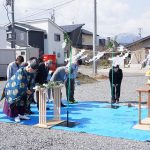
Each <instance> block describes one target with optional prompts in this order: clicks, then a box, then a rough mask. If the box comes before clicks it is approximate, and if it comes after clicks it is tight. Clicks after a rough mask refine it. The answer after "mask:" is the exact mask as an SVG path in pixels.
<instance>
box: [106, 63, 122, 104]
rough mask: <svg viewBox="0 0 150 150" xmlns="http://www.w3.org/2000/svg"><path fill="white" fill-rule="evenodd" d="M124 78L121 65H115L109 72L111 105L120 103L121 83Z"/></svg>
mask: <svg viewBox="0 0 150 150" xmlns="http://www.w3.org/2000/svg"><path fill="white" fill-rule="evenodd" d="M122 78H123V73H122V69H120V68H119V65H114V66H113V67H112V69H110V70H109V81H110V86H111V103H112V104H113V103H119V98H120V89H121V82H122Z"/></svg>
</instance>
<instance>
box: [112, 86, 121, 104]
mask: <svg viewBox="0 0 150 150" xmlns="http://www.w3.org/2000/svg"><path fill="white" fill-rule="evenodd" d="M110 86H111V100H112V102H116V100H117V101H119V98H120V88H121V84H114V86H112V85H110Z"/></svg>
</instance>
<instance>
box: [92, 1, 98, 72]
mask: <svg viewBox="0 0 150 150" xmlns="http://www.w3.org/2000/svg"><path fill="white" fill-rule="evenodd" d="M96 41H97V6H96V0H94V32H93V57H95V52H96V43H97V42H96ZM96 73H97V64H96V61H95V60H93V74H94V75H96Z"/></svg>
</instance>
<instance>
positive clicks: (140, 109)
mask: <svg viewBox="0 0 150 150" xmlns="http://www.w3.org/2000/svg"><path fill="white" fill-rule="evenodd" d="M139 124H141V92H140V91H139Z"/></svg>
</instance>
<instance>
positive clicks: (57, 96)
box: [53, 87, 61, 120]
mask: <svg viewBox="0 0 150 150" xmlns="http://www.w3.org/2000/svg"><path fill="white" fill-rule="evenodd" d="M53 90H54V120H60V100H61V87H55V88H53Z"/></svg>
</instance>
